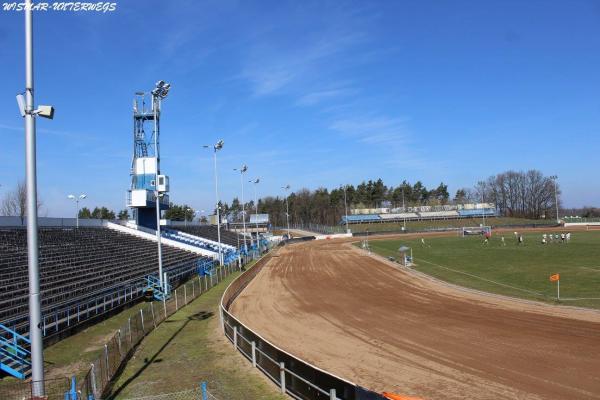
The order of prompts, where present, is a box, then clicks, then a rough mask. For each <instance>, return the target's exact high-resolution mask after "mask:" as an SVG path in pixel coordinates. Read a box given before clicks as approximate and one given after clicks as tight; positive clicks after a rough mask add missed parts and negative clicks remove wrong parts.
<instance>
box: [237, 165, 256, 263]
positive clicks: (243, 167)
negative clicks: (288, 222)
mask: <svg viewBox="0 0 600 400" xmlns="http://www.w3.org/2000/svg"><path fill="white" fill-rule="evenodd" d="M233 170H234V171H240V182H241V183H242V225H243V229H244V251H245V252H246V253H248V246H246V212H245V209H244V174H245V173H246V171H248V166H247V165H246V164H244V165H242V166H241V167H240V168H239V169H238V168H234V169H233ZM237 236H238V239H239V235H237ZM250 243H252V242H250Z"/></svg>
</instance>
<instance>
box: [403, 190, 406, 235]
mask: <svg viewBox="0 0 600 400" xmlns="http://www.w3.org/2000/svg"><path fill="white" fill-rule="evenodd" d="M402 214H404V224H403V225H402V230H403V231H406V208H405V207H404V183H403V184H402Z"/></svg>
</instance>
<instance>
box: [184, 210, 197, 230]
mask: <svg viewBox="0 0 600 400" xmlns="http://www.w3.org/2000/svg"><path fill="white" fill-rule="evenodd" d="M188 212H191V213H192V221H193V220H194V215H195V214H196V212H195V211H194V210H192V209H191V208H186V209H185V212H184V213H183V220H184V221H185V222H184V225H185V226H186V227H187V213H188Z"/></svg>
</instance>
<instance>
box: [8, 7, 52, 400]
mask: <svg viewBox="0 0 600 400" xmlns="http://www.w3.org/2000/svg"><path fill="white" fill-rule="evenodd" d="M31 7H32V3H31V0H26V1H25V11H24V14H25V96H23V95H22V94H19V95H18V96H17V103H18V105H19V110H20V112H21V116H22V117H24V119H25V170H26V173H25V175H26V180H27V264H28V275H29V340H30V341H31V380H32V382H36V384H33V385H32V393H31V394H32V396H33V397H39V398H41V397H43V396H44V392H45V389H44V383H43V382H44V353H43V341H42V337H43V336H42V323H41V320H42V311H41V301H40V269H39V250H38V248H39V247H38V246H39V244H38V213H37V211H38V210H37V166H36V132H35V116H36V115H39V116H41V117H44V118H50V119H52V118H53V116H54V108H53V107H51V106H42V105H40V106H39V107H38V108H37V109H34V101H33V15H32V10H31Z"/></svg>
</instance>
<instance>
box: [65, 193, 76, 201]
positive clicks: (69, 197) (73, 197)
mask: <svg viewBox="0 0 600 400" xmlns="http://www.w3.org/2000/svg"><path fill="white" fill-rule="evenodd" d="M67 198H68V199H73V200H74V199H75V196H73V195H72V194H70V195H68V196H67Z"/></svg>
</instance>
